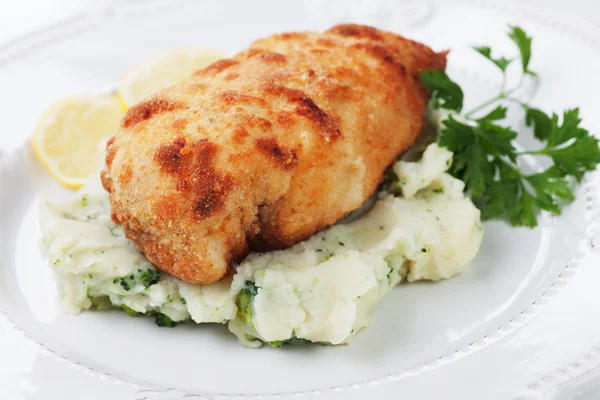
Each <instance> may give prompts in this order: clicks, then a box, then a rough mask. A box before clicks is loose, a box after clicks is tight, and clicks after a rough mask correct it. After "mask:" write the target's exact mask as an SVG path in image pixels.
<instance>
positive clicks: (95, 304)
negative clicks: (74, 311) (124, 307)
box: [90, 296, 114, 311]
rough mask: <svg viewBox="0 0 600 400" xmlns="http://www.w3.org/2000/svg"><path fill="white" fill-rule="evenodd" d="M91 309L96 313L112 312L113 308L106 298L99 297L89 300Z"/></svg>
mask: <svg viewBox="0 0 600 400" xmlns="http://www.w3.org/2000/svg"><path fill="white" fill-rule="evenodd" d="M90 302H91V303H92V308H94V309H96V310H98V311H105V310H112V309H113V308H114V307H113V305H112V303H111V302H110V300H109V298H108V296H99V297H92V298H90Z"/></svg>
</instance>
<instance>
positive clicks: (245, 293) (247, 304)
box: [235, 281, 258, 324]
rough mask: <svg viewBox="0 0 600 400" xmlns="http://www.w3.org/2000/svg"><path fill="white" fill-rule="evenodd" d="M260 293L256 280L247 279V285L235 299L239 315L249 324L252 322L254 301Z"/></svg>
mask: <svg viewBox="0 0 600 400" xmlns="http://www.w3.org/2000/svg"><path fill="white" fill-rule="evenodd" d="M257 294H258V287H256V285H255V284H254V282H250V281H247V282H246V284H245V287H244V288H243V289H242V290H240V292H239V293H238V295H237V298H236V299H235V305H236V306H237V309H238V310H237V316H238V317H239V318H240V319H241V320H242V321H244V322H245V323H247V324H252V302H253V301H254V296H256V295H257Z"/></svg>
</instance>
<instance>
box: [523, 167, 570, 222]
mask: <svg viewBox="0 0 600 400" xmlns="http://www.w3.org/2000/svg"><path fill="white" fill-rule="evenodd" d="M525 179H526V180H527V182H528V183H529V184H530V185H531V187H532V189H533V191H534V192H535V195H536V201H537V205H538V207H539V208H541V209H543V210H547V211H550V212H551V213H553V214H560V205H561V204H560V203H561V202H571V201H573V200H575V196H574V195H573V192H571V188H570V187H569V181H568V180H567V178H565V177H564V176H563V173H562V172H561V171H560V170H559V169H558V168H556V167H550V168H548V169H547V170H545V171H544V172H541V173H539V174H534V175H529V176H525Z"/></svg>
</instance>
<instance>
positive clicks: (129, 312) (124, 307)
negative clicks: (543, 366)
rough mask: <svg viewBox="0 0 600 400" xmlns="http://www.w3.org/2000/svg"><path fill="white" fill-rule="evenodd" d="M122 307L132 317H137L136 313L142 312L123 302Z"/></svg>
mask: <svg viewBox="0 0 600 400" xmlns="http://www.w3.org/2000/svg"><path fill="white" fill-rule="evenodd" d="M121 309H122V310H123V311H125V312H126V313H127V314H129V315H131V316H132V317H135V316H136V315H138V314H140V313H139V312H137V311H135V310H134V309H133V308H131V307H127V306H126V305H125V304H123V305H122V306H121Z"/></svg>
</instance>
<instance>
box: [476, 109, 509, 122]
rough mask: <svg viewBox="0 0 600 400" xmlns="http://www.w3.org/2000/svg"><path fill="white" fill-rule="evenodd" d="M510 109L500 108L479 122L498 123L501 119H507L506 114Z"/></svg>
mask: <svg viewBox="0 0 600 400" xmlns="http://www.w3.org/2000/svg"><path fill="white" fill-rule="evenodd" d="M507 111H508V109H507V108H506V107H504V106H498V107H496V108H494V109H493V110H492V111H490V112H489V113H488V114H487V115H486V116H484V117H481V118H479V119H478V120H477V121H478V122H482V121H497V120H499V119H504V118H506V112H507Z"/></svg>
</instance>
